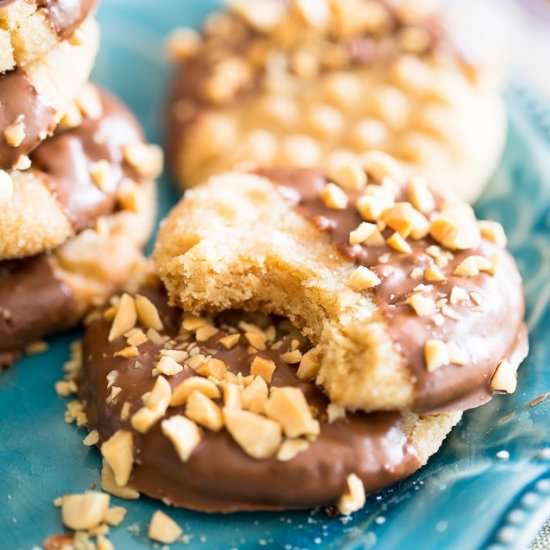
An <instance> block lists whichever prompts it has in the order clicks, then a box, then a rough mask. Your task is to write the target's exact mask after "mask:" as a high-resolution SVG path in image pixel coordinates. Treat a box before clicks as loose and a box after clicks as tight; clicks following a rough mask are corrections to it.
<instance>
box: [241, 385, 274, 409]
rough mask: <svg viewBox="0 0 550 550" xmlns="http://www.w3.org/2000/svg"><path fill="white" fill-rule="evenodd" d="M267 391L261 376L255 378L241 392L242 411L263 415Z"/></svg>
mask: <svg viewBox="0 0 550 550" xmlns="http://www.w3.org/2000/svg"><path fill="white" fill-rule="evenodd" d="M268 393H269V390H268V388H267V384H266V382H265V379H264V378H263V377H262V376H255V377H254V380H253V381H252V382H251V383H250V384H249V385H248V386H247V387H246V388H245V389H244V390H242V392H241V402H242V407H243V409H246V410H247V411H250V412H253V413H263V412H264V407H265V404H266V402H267V397H268Z"/></svg>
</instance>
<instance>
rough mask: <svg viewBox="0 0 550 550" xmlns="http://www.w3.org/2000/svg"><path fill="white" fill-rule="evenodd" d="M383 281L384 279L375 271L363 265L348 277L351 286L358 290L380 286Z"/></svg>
mask: <svg viewBox="0 0 550 550" xmlns="http://www.w3.org/2000/svg"><path fill="white" fill-rule="evenodd" d="M381 283H382V281H381V280H380V278H379V277H378V275H376V273H374V271H371V270H370V269H369V268H368V267H365V266H362V265H360V266H359V267H357V268H355V271H354V272H353V273H352V274H351V276H350V278H349V279H348V284H349V286H350V287H351V288H352V289H353V290H355V291H356V292H362V291H363V290H367V289H369V288H372V287H375V286H378V285H379V284H381Z"/></svg>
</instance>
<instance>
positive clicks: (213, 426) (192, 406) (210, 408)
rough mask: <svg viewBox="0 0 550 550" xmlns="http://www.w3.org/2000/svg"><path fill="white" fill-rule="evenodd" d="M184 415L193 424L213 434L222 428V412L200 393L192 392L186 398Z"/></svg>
mask: <svg viewBox="0 0 550 550" xmlns="http://www.w3.org/2000/svg"><path fill="white" fill-rule="evenodd" d="M185 414H186V415H187V417H188V418H189V419H190V420H192V421H193V422H196V423H197V424H199V425H200V426H203V427H204V428H208V429H209V430H211V431H213V432H217V431H219V430H221V429H222V427H223V414H222V410H221V409H220V407H218V405H216V403H214V401H212V400H211V399H210V398H209V397H206V395H204V393H202V392H200V391H197V390H194V391H193V392H192V393H191V395H190V396H189V397H188V399H187V407H186V409H185Z"/></svg>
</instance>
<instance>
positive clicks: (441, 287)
mask: <svg viewBox="0 0 550 550" xmlns="http://www.w3.org/2000/svg"><path fill="white" fill-rule="evenodd" d="M259 174H260V175H263V176H265V177H267V178H268V179H271V180H272V181H273V182H274V183H275V184H276V185H278V186H279V187H280V189H281V190H282V192H283V194H284V196H285V197H288V198H289V200H291V201H292V202H293V203H294V204H295V208H296V210H297V211H298V212H299V213H300V214H302V215H303V216H304V217H305V218H307V219H309V220H311V221H312V222H313V223H314V224H315V225H316V226H317V227H318V228H319V230H320V231H322V232H323V233H325V234H326V235H327V236H328V238H329V239H330V240H331V241H332V242H333V243H334V245H335V246H336V247H337V248H338V250H339V251H340V253H342V255H343V256H344V257H345V258H347V259H349V260H351V261H353V262H356V263H357V264H361V265H364V266H367V267H369V268H370V269H372V270H373V271H374V272H375V273H377V275H378V276H379V277H380V278H381V279H382V281H383V282H382V284H381V285H379V286H377V287H375V288H374V289H373V290H374V299H375V300H376V302H377V304H378V306H379V307H380V309H381V311H382V313H383V315H384V317H385V319H386V323H387V327H388V331H389V332H390V334H391V336H392V338H393V340H394V342H395V344H396V345H397V346H398V348H399V350H400V351H401V353H402V355H403V357H404V358H405V360H406V362H407V365H408V368H409V369H410V371H411V374H412V375H413V377H414V379H415V398H414V405H413V408H414V410H415V411H417V412H436V411H437V412H441V411H451V410H463V409H468V408H472V407H475V406H479V405H481V404H483V403H485V402H486V401H488V400H489V399H490V398H491V395H492V394H491V392H490V389H489V382H490V380H491V377H492V375H493V373H494V371H495V369H496V367H497V365H498V364H499V363H500V361H502V360H504V359H508V360H509V361H511V362H512V363H513V364H515V365H517V364H519V363H520V362H521V361H522V360H523V359H524V358H525V356H526V354H527V332H526V330H525V327H524V325H523V315H524V298H523V292H522V287H521V278H520V276H519V273H518V271H517V268H516V266H515V263H514V261H513V259H512V258H511V256H510V255H509V254H508V253H506V252H504V254H503V261H502V265H501V266H500V267H499V269H498V270H497V273H496V275H495V276H490V275H488V274H481V275H479V276H477V277H454V276H452V273H453V271H454V270H455V268H456V266H458V264H459V263H460V262H462V260H464V259H465V258H466V257H468V256H470V255H472V254H481V255H485V256H487V257H489V256H490V254H491V252H494V251H495V246H494V245H493V244H492V243H490V242H488V241H485V240H483V241H482V243H481V245H480V247H479V248H478V249H477V250H467V251H462V252H456V251H455V252H454V258H453V259H452V260H451V261H450V262H449V265H448V266H447V267H445V268H444V269H443V272H444V273H445V275H446V276H447V280H446V281H445V282H443V283H430V284H431V285H432V286H431V288H432V290H431V291H430V292H429V293H428V295H429V296H432V297H434V298H435V299H438V298H442V297H448V295H449V293H450V291H451V289H452V288H453V287H454V286H459V287H462V288H464V289H466V290H468V291H477V292H479V293H480V294H481V295H482V297H483V303H482V305H481V306H475V305H474V304H466V305H458V306H453V309H454V310H455V312H456V314H458V316H459V319H458V320H455V319H451V318H449V317H447V316H443V317H442V319H443V320H444V321H443V323H442V324H441V325H439V326H438V325H436V324H435V323H434V321H433V318H432V317H420V316H418V315H417V314H416V313H415V312H414V311H413V310H412V308H411V307H410V306H408V305H407V304H406V302H405V301H406V299H407V297H408V296H409V295H410V294H411V293H412V291H413V289H414V288H415V287H416V286H417V285H418V284H419V283H421V282H422V280H418V279H415V278H413V277H411V276H410V273H411V271H412V270H413V268H415V267H421V268H426V267H427V266H428V265H429V263H430V261H431V259H430V257H429V256H428V254H427V253H426V248H427V247H428V246H430V245H435V244H437V243H436V242H435V241H434V240H433V239H431V238H430V237H426V238H425V239H421V240H418V241H414V240H409V244H410V245H411V247H412V249H413V253H412V254H400V253H398V252H395V251H393V250H392V249H391V248H389V247H388V246H380V247H375V246H362V245H353V246H352V245H349V233H350V231H353V230H354V229H355V228H356V227H357V226H358V225H359V223H361V222H362V221H363V220H362V219H361V216H360V215H359V213H358V212H357V210H356V208H355V207H354V200H350V207H348V208H346V209H344V210H334V209H329V208H327V207H326V206H325V205H324V203H323V201H322V200H321V198H320V196H319V192H320V190H321V189H322V188H323V187H324V185H325V184H326V179H325V178H324V177H323V176H322V175H320V174H319V173H318V172H315V171H312V170H296V169H268V170H261V171H260V172H259ZM390 234H391V231H389V232H387V233H385V236H386V237H388V236H389V235H390ZM383 254H389V261H387V262H385V263H382V262H381V261H380V257H381V256H382V255H383ZM428 339H438V340H442V341H446V342H455V343H457V344H458V345H459V346H460V348H461V349H463V350H464V351H466V353H467V356H468V358H469V360H468V362H467V364H465V365H463V366H457V365H448V366H444V367H441V368H439V369H437V370H436V371H434V372H431V373H430V372H428V371H427V369H426V366H425V362H424V345H425V343H426V341H427V340H428Z"/></svg>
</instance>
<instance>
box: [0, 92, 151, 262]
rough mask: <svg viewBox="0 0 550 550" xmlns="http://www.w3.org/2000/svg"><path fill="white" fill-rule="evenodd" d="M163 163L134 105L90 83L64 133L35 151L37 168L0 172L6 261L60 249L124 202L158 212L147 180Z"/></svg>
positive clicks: (0, 229)
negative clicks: (147, 141)
mask: <svg viewBox="0 0 550 550" xmlns="http://www.w3.org/2000/svg"><path fill="white" fill-rule="evenodd" d="M161 163H162V154H161V152H160V150H159V148H158V147H155V146H152V145H151V146H150V145H147V144H145V143H144V137H143V133H142V130H141V128H140V126H139V124H138V122H137V121H136V120H135V118H134V116H133V115H132V114H131V113H130V112H129V111H128V109H127V108H126V107H125V106H124V105H122V104H121V103H120V102H119V101H118V100H116V99H115V98H113V97H112V96H111V95H109V94H108V93H106V92H104V91H98V90H97V89H96V88H95V87H93V86H91V85H87V86H86V87H85V88H84V89H83V90H82V92H81V93H80V95H79V96H78V97H77V100H76V103H75V105H74V108H73V109H71V110H70V114H68V115H67V116H66V117H65V118H64V120H63V123H62V125H61V127H60V128H59V129H58V130H57V132H56V134H55V135H54V136H53V137H51V138H49V139H47V140H46V141H44V142H43V143H42V144H41V145H40V146H39V147H38V148H37V149H36V150H35V151H33V152H32V153H31V155H30V158H29V163H28V164H29V167H28V168H27V169H26V170H22V169H21V170H14V171H12V172H10V173H7V172H5V173H4V177H3V178H0V179H1V180H2V181H0V190H1V189H2V187H4V193H3V195H4V196H3V199H4V200H3V201H2V203H1V208H0V234H1V235H3V238H2V241H1V243H0V259H4V260H5V259H13V258H21V257H26V256H32V255H35V254H39V253H42V252H44V251H46V250H50V249H52V248H55V247H57V246H59V245H61V244H62V243H64V242H65V241H67V239H69V238H71V237H73V236H74V235H76V234H78V233H79V232H80V231H82V230H84V229H86V228H90V227H93V226H94V225H95V224H96V223H97V221H98V220H99V219H100V218H101V217H102V216H106V215H107V216H108V215H110V214H111V213H113V212H114V211H115V210H116V209H117V208H120V207H122V208H123V209H127V210H136V211H142V210H144V209H147V210H154V205H153V204H145V203H147V201H149V200H150V191H149V189H148V185H147V184H146V183H145V182H149V181H151V180H152V179H154V178H155V177H156V176H157V175H158V174H159V172H160V168H161ZM4 180H6V181H4ZM0 195H2V193H0Z"/></svg>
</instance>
